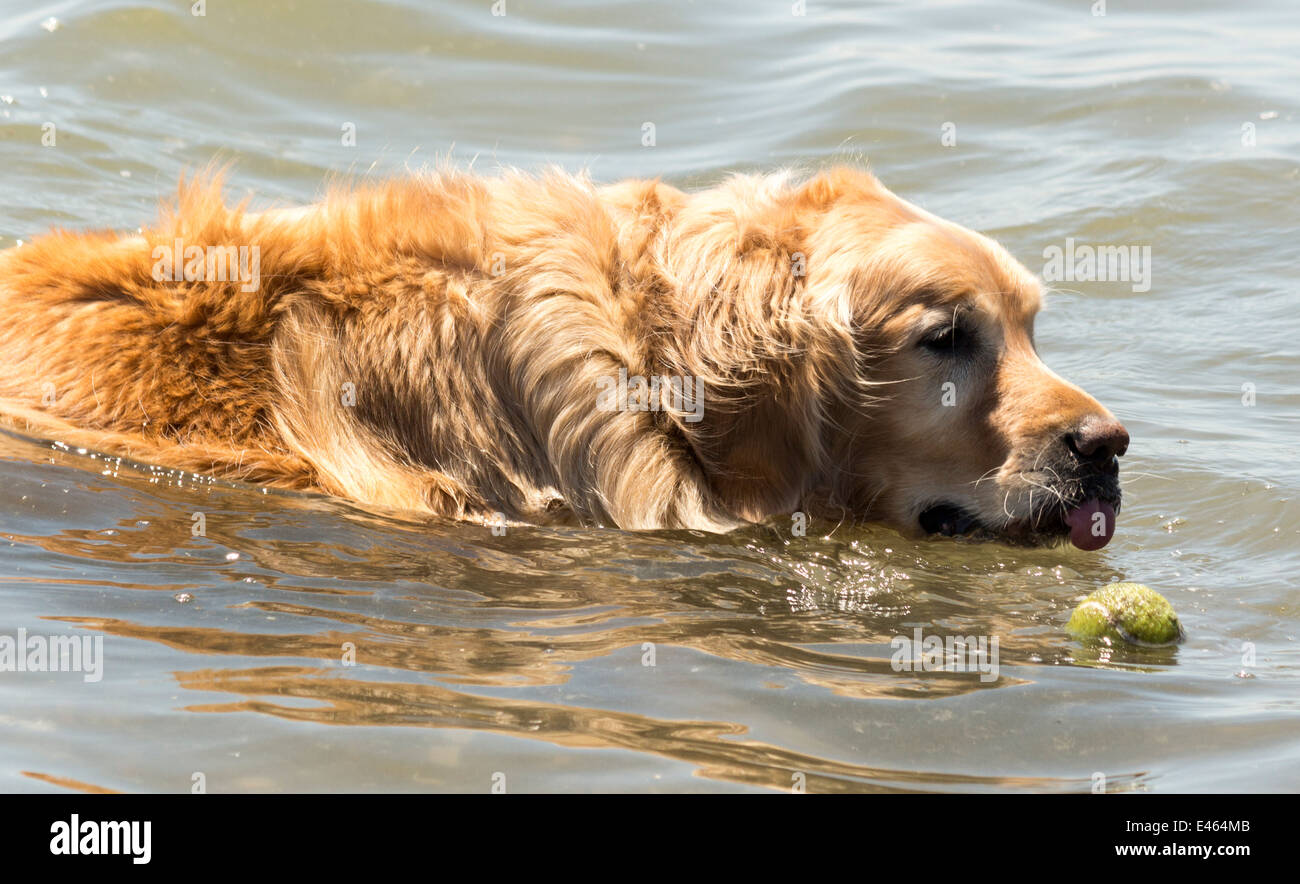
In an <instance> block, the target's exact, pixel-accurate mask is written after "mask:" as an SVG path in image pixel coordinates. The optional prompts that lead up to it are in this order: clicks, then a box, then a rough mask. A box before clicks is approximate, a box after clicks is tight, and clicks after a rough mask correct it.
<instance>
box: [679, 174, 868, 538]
mask: <svg viewBox="0 0 1300 884" xmlns="http://www.w3.org/2000/svg"><path fill="white" fill-rule="evenodd" d="M851 171H852V170H849V172H851ZM844 174H845V173H844V172H843V171H842V170H833V171H831V172H826V173H822V174H821V175H818V176H816V177H815V178H813V179H811V180H810V181H808V182H806V183H804V184H800V185H790V184H789V183H788V182H787V181H786V180H784V179H783V178H781V177H780V176H768V177H740V178H736V179H733V180H732V181H730V182H728V183H727V184H725V185H723V186H722V187H719V188H716V189H714V190H711V191H706V192H704V193H700V194H696V195H694V196H692V197H691V198H690V202H689V203H688V204H687V205H685V206H684V207H682V208H681V209H680V210H679V211H678V212H677V214H676V216H675V218H674V219H673V223H672V224H671V226H670V227H669V229H668V230H667V231H666V236H665V238H664V240H663V242H662V247H661V252H660V259H661V261H660V266H661V268H662V270H663V283H664V285H665V287H666V288H667V292H666V293H665V294H666V295H667V297H668V299H669V300H670V303H671V304H672V309H671V310H670V311H669V314H670V315H669V316H667V317H665V318H664V320H665V324H666V325H667V326H668V329H667V330H668V334H666V335H665V336H664V337H665V340H664V346H663V349H662V351H661V353H660V358H661V360H662V362H661V364H662V365H663V366H664V368H665V370H666V372H667V373H669V374H676V375H680V376H684V377H685V378H689V379H691V381H692V382H693V384H694V387H695V389H696V390H697V393H698V398H699V400H700V401H698V402H697V403H696V405H697V412H698V413H697V414H695V415H689V414H688V415H686V416H684V417H683V416H682V415H676V421H677V425H678V427H679V428H680V429H681V431H682V433H683V434H684V435H685V436H686V438H687V440H688V442H689V443H690V445H691V447H692V449H693V450H694V452H695V454H696V456H697V457H698V459H699V460H700V462H701V463H702V464H703V466H704V469H705V471H706V473H707V474H708V476H709V479H710V482H711V484H712V485H713V487H714V489H715V490H716V492H717V493H718V494H719V496H720V497H721V498H722V499H723V500H724V501H725V502H726V505H727V506H728V507H729V508H730V509H731V510H732V511H733V512H734V513H735V514H736V515H738V516H740V517H742V518H745V519H749V520H751V521H759V520H762V519H764V518H767V517H768V516H772V515H776V514H780V513H790V512H792V511H794V510H796V509H797V508H798V507H799V504H800V500H801V499H802V497H803V495H804V493H805V492H806V491H808V490H809V489H808V485H809V481H810V480H811V479H813V478H814V477H816V476H817V475H818V474H819V473H820V472H821V471H822V470H823V468H824V467H825V459H826V451H825V447H824V438H823V435H824V434H823V424H824V422H825V414H824V411H825V408H826V406H827V401H828V389H827V388H828V387H829V386H832V385H834V384H835V383H836V382H837V381H838V380H839V378H840V376H841V375H843V374H844V373H845V372H846V371H850V370H851V365H852V354H851V349H852V348H851V345H850V344H847V343H846V341H845V340H844V337H843V335H842V334H839V333H837V328H838V326H837V323H836V322H834V321H833V318H832V317H829V316H827V315H826V313H827V310H826V308H825V305H824V304H823V303H822V301H823V300H824V297H823V296H822V295H821V294H819V293H818V292H816V291H811V290H810V287H809V278H810V276H809V274H810V265H809V261H810V255H809V252H808V241H809V237H810V234H811V233H813V232H814V231H815V228H816V225H817V224H818V223H819V219H820V218H821V216H822V215H823V214H824V212H825V211H826V209H827V208H828V207H829V206H830V205H831V204H833V203H834V201H835V200H836V199H837V197H838V195H839V194H840V192H841V191H842V189H843V188H844V187H845V186H846V181H845V179H844ZM857 174H865V173H857ZM846 360H847V365H846V362H845V361H846ZM692 417H695V421H694V422H692V420H691V418H692Z"/></svg>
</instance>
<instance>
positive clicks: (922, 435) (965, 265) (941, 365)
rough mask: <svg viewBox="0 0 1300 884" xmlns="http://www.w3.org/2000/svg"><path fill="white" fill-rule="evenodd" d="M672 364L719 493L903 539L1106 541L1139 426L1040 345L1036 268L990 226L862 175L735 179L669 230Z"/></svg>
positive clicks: (693, 201)
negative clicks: (950, 215)
mask: <svg viewBox="0 0 1300 884" xmlns="http://www.w3.org/2000/svg"><path fill="white" fill-rule="evenodd" d="M656 263H657V264H658V265H659V267H661V268H662V269H663V271H662V279H661V280H660V284H661V285H662V286H663V287H664V290H665V291H666V292H667V297H668V300H669V301H670V302H671V305H672V306H671V310H670V311H669V312H670V313H671V318H668V319H665V320H664V323H665V324H667V325H668V326H669V327H670V332H669V333H668V334H667V335H665V336H664V337H665V339H666V340H667V341H668V343H667V345H666V347H665V353H664V356H663V357H662V362H661V363H660V364H661V365H664V366H666V367H668V368H669V369H670V370H673V371H676V372H679V373H682V374H685V375H690V376H692V377H694V378H695V379H697V381H698V382H699V383H700V384H701V385H702V388H703V390H704V391H705V397H706V398H705V403H704V419H703V420H701V421H699V422H698V423H694V424H692V423H689V422H679V427H680V428H681V431H682V432H683V434H685V436H686V437H687V439H688V441H689V443H690V444H691V446H692V448H693V449H694V451H695V453H696V455H697V457H698V458H699V460H700V461H701V463H702V464H703V465H704V469H705V472H706V473H707V474H708V476H709V480H710V483H711V484H712V485H713V487H714V488H715V490H716V491H717V493H718V494H719V496H720V497H721V498H722V500H723V501H724V503H725V504H726V505H727V506H728V507H729V508H731V509H732V510H733V512H735V513H736V514H737V515H739V516H741V517H744V518H747V519H753V520H758V519H763V518H767V517H770V516H774V515H777V514H783V513H784V514H788V513H791V512H793V511H797V510H804V511H809V512H810V513H811V514H813V515H821V516H826V517H830V518H842V517H844V516H845V515H848V516H849V517H851V518H857V519H865V520H881V521H885V522H888V523H891V524H893V525H895V526H896V527H898V528H901V529H903V530H906V531H910V532H914V533H915V532H924V533H930V534H933V533H940V534H950V535H955V534H984V535H989V536H995V537H999V538H1002V539H1014V540H1020V541H1026V542H1041V541H1051V540H1055V539H1061V538H1065V537H1068V538H1069V539H1070V540H1071V541H1072V542H1073V543H1074V544H1075V545H1076V546H1078V547H1080V548H1083V549H1098V548H1100V547H1101V546H1104V545H1105V544H1106V542H1107V541H1108V540H1109V539H1110V537H1111V535H1112V533H1113V531H1114V526H1115V515H1116V513H1117V512H1118V511H1119V506H1120V488H1119V467H1118V461H1117V458H1118V457H1120V456H1122V455H1123V454H1124V451H1125V449H1126V448H1127V446H1128V433H1127V432H1126V431H1125V429H1124V427H1123V426H1122V425H1121V424H1120V423H1119V422H1118V421H1117V420H1116V419H1115V417H1114V416H1113V415H1112V414H1111V413H1110V412H1109V411H1107V410H1106V409H1105V408H1104V407H1103V406H1102V405H1101V404H1100V403H1098V402H1097V401H1096V400H1095V399H1093V398H1092V397H1091V396H1089V395H1088V394H1087V393H1085V392H1084V391H1083V390H1081V389H1080V388H1078V387H1077V386H1075V385H1073V384H1071V383H1069V382H1068V381H1065V380H1063V379H1062V378H1060V377H1058V376H1057V375H1056V374H1054V373H1053V372H1052V371H1051V370H1050V369H1049V368H1048V367H1047V366H1046V365H1044V364H1043V362H1042V361H1041V360H1040V359H1039V357H1038V354H1037V352H1036V350H1035V347H1034V337H1033V323H1034V316H1035V314H1036V313H1037V311H1038V309H1039V307H1040V303H1041V297H1042V296H1041V286H1040V284H1039V282H1038V280H1037V279H1036V278H1035V277H1034V276H1033V275H1032V274H1031V273H1029V272H1028V271H1027V270H1026V269H1025V268H1024V267H1023V266H1021V265H1020V264H1019V263H1018V262H1017V261H1016V260H1015V259H1014V258H1012V257H1011V256H1010V255H1009V254H1008V253H1007V252H1006V251H1005V250H1004V249H1002V248H1001V247H1000V246H999V245H997V244H996V243H995V242H993V241H992V240H990V239H988V238H987V237H984V236H981V235H980V234H977V233H974V232H972V231H970V230H967V229H965V228H963V227H961V226H959V225H956V224H953V223H950V222H947V221H944V220H942V219H940V218H937V217H935V216H933V215H931V214H929V213H927V212H925V211H923V210H921V209H919V208H917V207H915V206H913V205H911V204H909V203H907V202H905V201H903V200H901V199H899V198H898V197H896V196H894V195H893V194H892V193H890V192H889V191H887V190H886V189H885V188H884V187H882V186H881V185H880V184H879V183H878V182H877V181H876V180H875V178H874V177H872V176H871V175H869V174H868V173H866V172H863V171H860V170H855V169H843V168H842V169H836V170H833V171H830V172H826V173H823V174H821V175H818V176H817V177H815V178H813V179H812V180H811V181H808V182H806V183H804V184H790V183H789V182H788V181H787V180H786V179H783V178H781V177H780V176H777V177H766V178H764V177H745V176H742V177H739V178H736V179H733V180H732V181H731V182H729V183H728V184H727V185H724V186H723V187H720V188H715V189H714V190H711V191H706V192H705V193H702V194H698V195H695V196H692V197H689V198H686V199H684V200H682V201H681V202H680V203H679V204H678V205H677V207H676V208H675V210H674V211H673V217H672V219H671V221H670V222H669V223H668V224H666V225H665V226H664V227H663V233H662V234H661V236H660V238H659V241H658V260H657V262H656Z"/></svg>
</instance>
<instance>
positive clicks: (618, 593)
mask: <svg viewBox="0 0 1300 884" xmlns="http://www.w3.org/2000/svg"><path fill="white" fill-rule="evenodd" d="M791 7H792V4H791V3H789V2H774V3H749V4H740V3H737V4H725V3H704V2H695V3H658V4H652V3H594V2H592V3H540V2H539V3H534V2H525V0H507V3H506V12H507V14H506V15H505V16H494V15H493V14H492V11H491V4H490V3H489V2H487V0H481V2H469V3H461V2H457V3H446V2H440V3H430V4H424V3H417V2H414V0H409V2H386V3H379V2H365V3H362V2H357V3H341V2H334V3H308V2H298V3H293V2H272V3H263V2H254V0H231V2H222V3H212V2H209V3H208V4H207V9H206V12H207V14H206V15H205V16H202V17H197V16H194V15H192V14H191V12H190V6H189V4H187V3H184V2H162V0H157V2H132V0H120V2H98V3H36V4H31V3H18V2H12V0H9V2H4V3H2V4H0V170H2V171H0V247H9V246H12V245H14V244H15V241H17V240H22V239H30V238H31V237H32V236H33V235H35V234H37V233H39V232H41V231H42V230H44V229H47V228H48V227H50V226H52V225H57V226H68V227H73V228H83V227H116V228H122V229H134V228H135V227H136V226H138V225H140V224H142V223H145V222H147V221H148V220H149V219H150V218H151V217H152V215H153V213H154V210H155V207H156V205H157V202H158V201H159V199H161V198H165V197H166V196H167V195H168V194H169V193H170V192H171V191H172V190H173V188H174V184H175V180H176V178H177V177H178V175H179V174H180V173H181V172H182V171H183V170H186V169H194V168H197V167H201V166H203V165H205V164H206V163H208V162H209V161H210V160H211V159H212V158H213V157H214V156H215V157H218V158H219V159H222V160H227V161H231V162H233V164H234V166H233V171H232V173H231V177H230V180H231V183H232V190H233V193H232V196H236V197H237V196H244V195H251V196H252V197H253V200H254V203H255V204H256V205H290V204H295V203H301V202H305V201H309V200H311V199H313V198H314V197H315V196H316V195H317V194H318V193H319V192H320V189H321V186H322V182H323V181H324V180H325V179H326V178H327V177H329V176H331V175H340V174H344V175H346V174H349V173H350V174H355V175H360V174H386V173H393V172H400V171H401V170H403V169H404V168H408V167H409V168H416V167H418V166H420V165H421V164H423V163H425V162H431V161H434V160H436V159H437V158H438V157H439V156H443V155H446V154H447V153H448V152H450V153H451V154H452V156H453V157H454V158H456V159H458V160H459V161H461V162H463V163H469V162H471V161H473V162H474V164H475V167H476V168H479V169H481V170H484V171H488V172H490V171H491V170H493V169H494V168H496V167H498V166H500V165H506V164H509V165H519V166H524V167H529V168H535V167H538V166H540V165H542V164H544V163H557V164H560V165H562V166H564V167H566V168H569V169H579V168H582V167H586V168H589V169H590V170H591V171H592V174H593V175H594V176H596V177H597V178H599V179H602V180H612V179H616V178H621V177H626V176H634V175H662V176H664V178H665V179H666V180H668V181H670V182H672V183H674V184H678V185H681V186H684V187H696V186H706V185H708V184H710V183H713V182H715V181H717V180H718V179H719V178H720V177H721V176H722V175H723V174H724V173H725V172H727V171H731V170H737V169H739V170H751V169H772V168H775V167H778V166H782V165H789V164H797V165H800V166H803V167H808V168H816V167H819V166H822V165H824V164H827V163H829V162H832V161H835V160H836V159H843V160H849V161H854V162H863V161H866V162H869V163H870V165H871V167H872V168H873V169H874V170H875V171H876V172H877V173H878V174H879V175H880V176H881V177H882V178H883V180H884V181H885V182H886V184H888V185H889V186H890V187H891V188H892V189H894V190H896V191H897V192H899V193H900V194H902V195H903V196H905V197H907V198H910V199H912V200H914V201H916V202H919V203H920V204H921V205H923V206H925V207H926V208H928V209H930V210H931V211H934V212H936V213H938V214H941V215H944V216H946V217H949V218H951V219H953V220H955V221H959V222H961V223H964V224H966V225H968V226H972V227H976V228H978V229H981V230H983V231H985V232H987V233H989V234H991V235H993V236H995V237H996V238H998V239H999V240H1000V241H1002V242H1003V243H1004V244H1005V245H1006V246H1007V247H1008V248H1009V249H1010V250H1011V251H1012V252H1013V253H1014V254H1016V255H1017V257H1019V258H1020V259H1021V260H1023V261H1024V262H1025V263H1026V264H1027V265H1028V266H1029V267H1030V268H1031V269H1033V270H1035V271H1036V272H1041V271H1042V270H1043V265H1044V260H1043V253H1044V249H1046V248H1047V247H1049V246H1051V245H1064V243H1065V240H1066V238H1067V237H1073V238H1074V239H1075V240H1077V241H1078V242H1084V243H1099V244H1101V243H1107V244H1134V245H1149V246H1150V247H1151V254H1152V261H1153V265H1152V266H1153V274H1152V280H1151V286H1150V290H1149V291H1134V288H1135V286H1133V285H1131V284H1129V283H1114V282H1111V283H1100V282H1070V283H1067V282H1061V283H1058V284H1057V285H1056V288H1057V289H1058V290H1057V291H1056V293H1055V294H1054V295H1053V296H1052V298H1051V300H1050V307H1049V309H1048V311H1047V312H1046V313H1045V314H1044V315H1043V316H1042V317H1041V319H1040V320H1039V323H1038V327H1037V338H1038V345H1039V349H1040V351H1041V352H1042V354H1043V355H1044V357H1045V359H1046V360H1047V361H1048V363H1049V364H1050V365H1052V367H1053V368H1055V369H1056V370H1057V371H1058V372H1060V373H1062V374H1064V375H1066V376H1067V377H1070V378H1071V379H1073V380H1075V381H1077V382H1079V383H1081V384H1082V385H1083V386H1085V387H1086V388H1087V389H1089V391H1090V392H1092V393H1093V394H1095V395H1096V396H1097V397H1098V398H1100V399H1101V400H1102V401H1103V402H1105V403H1106V404H1107V405H1108V406H1110V408H1111V409H1112V410H1113V411H1114V412H1115V413H1116V414H1117V415H1118V416H1119V417H1121V418H1122V419H1123V420H1124V422H1125V423H1126V424H1127V426H1128V428H1129V430H1130V431H1131V433H1132V435H1133V440H1134V441H1133V445H1132V447H1131V449H1130V451H1129V454H1128V456H1127V457H1126V458H1125V480H1124V490H1125V495H1126V498H1125V506H1124V512H1123V515H1122V517H1121V520H1120V527H1119V531H1118V533H1117V535H1116V537H1115V540H1114V541H1113V542H1112V543H1111V544H1110V545H1109V546H1108V547H1107V548H1106V549H1105V550H1103V551H1102V552H1100V553H1096V554H1087V553H1081V552H1078V551H1075V550H1072V549H1068V548H1067V549H1054V550H1025V549H1013V548H1007V547H1002V546H997V545H988V544H985V545H979V544H973V543H964V542H955V541H948V542H930V543H925V542H917V541H913V540H908V539H904V538H902V537H900V536H899V535H897V534H894V533H892V532H891V531H888V530H885V529H881V528H861V527H859V528H850V527H848V526H838V527H837V526H835V525H814V526H812V529H811V530H810V531H809V533H808V536H807V537H795V536H791V533H790V531H789V530H788V526H773V527H767V528H756V529H753V530H749V531H743V532H739V533H736V534H733V535H729V536H708V535H703V534H696V533H691V532H669V533H650V534H629V533H623V532H617V531H612V530H594V529H593V530H576V529H574V530H540V529H539V530H526V529H511V530H510V532H509V533H508V535H506V536H502V537H496V536H493V535H492V534H491V533H490V532H489V531H488V530H487V529H484V528H480V527H474V526H464V525H457V524H452V523H445V522H433V523H426V522H418V521H402V520H400V519H395V518H391V517H382V516H376V515H373V514H368V513H365V512H362V511H360V510H357V509H355V508H352V507H350V506H348V505H346V504H344V503H340V502H337V501H332V500H326V499H321V498H317V497H310V496H293V495H287V494H277V493H264V492H263V491H262V490H260V489H257V488H249V487H240V486H235V485H230V484H227V483H221V482H212V481H209V480H207V479H204V478H202V477H196V476H191V475H177V474H173V473H170V472H164V471H159V470H151V469H149V468H148V467H147V466H146V465H133V464H129V463H120V462H118V461H116V460H107V461H106V460H104V459H102V458H99V457H95V456H93V453H86V454H83V453H79V452H77V451H68V450H63V449H60V448H58V447H56V446H51V445H50V444H49V443H48V442H47V441H43V440H31V439H24V438H19V437H13V436H9V435H6V436H2V437H0V635H6V634H7V635H15V634H16V632H17V630H18V629H20V628H23V629H26V630H28V632H31V633H42V634H78V635H82V634H85V635H101V636H103V637H104V639H103V641H104V645H103V646H104V657H105V664H104V672H103V678H102V680H101V681H99V682H86V681H85V680H84V679H83V677H82V676H80V675H78V674H70V673H10V672H0V789H5V790H10V791H13V790H62V789H67V788H82V789H111V790H125V791H136V790H156V791H186V790H189V789H190V788H191V784H192V782H193V780H194V775H195V773H196V772H201V773H202V774H203V775H204V777H205V778H206V785H207V788H208V790H209V791H213V792H217V791H240V790H269V791H280V790H372V789H375V790H452V789H455V790H469V791H486V790H488V789H490V788H491V787H492V785H493V784H494V782H495V783H498V784H499V783H501V782H504V783H505V785H506V788H507V789H508V790H509V791H534V790H575V791H603V790H635V791H653V790H665V791H669V790H673V791H676V790H702V791H703V790H709V791H712V790H772V789H780V790H788V789H790V788H791V787H792V786H793V785H797V784H799V783H801V782H802V783H805V784H806V788H807V789H808V790H809V791H864V790H865V791H870V790H958V791H973V790H987V789H1005V790H1053V791H1067V790H1079V791H1086V790H1088V789H1090V788H1091V787H1092V783H1093V777H1094V773H1095V772H1101V773H1103V774H1104V775H1105V777H1106V784H1107V787H1108V788H1111V789H1121V790H1123V789H1143V790H1277V789H1286V790H1294V789H1296V788H1300V645H1298V644H1297V635H1298V634H1300V623H1297V615H1298V613H1300V612H1298V607H1300V579H1298V578H1297V573H1300V542H1298V541H1300V503H1297V494H1298V493H1300V457H1297V453H1298V452H1297V449H1298V443H1297V433H1298V432H1300V419H1298V416H1300V388H1298V387H1297V378H1298V377H1300V372H1298V371H1297V368H1298V367H1300V366H1298V363H1300V359H1298V357H1297V339H1298V338H1300V322H1298V321H1297V318H1296V317H1297V310H1298V308H1300V297H1298V296H1297V291H1296V270H1297V267H1298V266H1300V245H1297V235H1296V230H1297V226H1298V224H1297V222H1298V221H1300V209H1298V208H1297V206H1298V205H1300V200H1298V199H1297V197H1298V196H1300V129H1298V128H1297V123H1296V97H1297V86H1298V85H1300V10H1298V9H1297V8H1296V7H1295V5H1294V3H1293V2H1291V0H1273V2H1246V3H1236V4H1230V5H1224V4H1208V3H1206V4H1198V3H1186V2H1177V3H1175V2H1172V0H1171V2H1132V3H1118V2H1111V3H1109V8H1108V9H1107V11H1106V15H1104V16H1095V15H1093V12H1092V8H1091V4H1089V3H1087V2H1084V0H1069V2H1066V0H1056V2H1032V3H1031V2H1007V0H1001V2H995V3H989V4H981V5H976V4H968V3H962V2H953V3H850V2H829V0H825V2H822V0H809V2H808V3H807V14H806V15H802V16H799V15H793V14H792V8H791ZM647 122H650V123H653V124H654V127H655V129H654V131H655V144H654V146H653V147H647V146H644V145H643V144H642V139H643V131H644V129H643V124H645V123H647ZM51 123H52V124H54V127H55V131H56V132H57V141H56V144H55V146H52V147H44V146H42V135H43V133H44V132H45V131H46V129H47V124H51ZM348 123H351V124H354V125H355V127H356V133H357V137H356V145H355V146H353V147H348V146H344V145H343V144H342V143H341V141H342V139H341V137H340V133H341V132H342V131H343V127H344V126H345V124H348ZM946 124H951V125H948V126H947V127H945V126H946ZM945 132H948V133H950V134H952V135H955V144H952V143H951V141H952V139H951V138H949V139H948V141H949V144H945V143H944V140H943V137H942V136H943V134H944V133H945ZM1246 385H1249V386H1246ZM1252 392H1253V397H1254V399H1253V401H1254V404H1253V405H1248V404H1244V402H1248V401H1250V395H1251V393H1252ZM196 512H202V513H203V514H204V515H205V521H206V536H195V535H194V534H193V532H192V527H193V524H194V522H193V514H194V513H196ZM1113 579H1124V580H1136V581H1140V582H1144V583H1147V584H1149V585H1151V586H1153V587H1154V588H1156V589H1157V590H1159V591H1160V592H1162V593H1163V594H1164V595H1166V596H1167V597H1168V598H1169V600H1170V601H1171V602H1172V603H1173V605H1174V607H1175V608H1176V609H1177V610H1178V612H1179V613H1180V615H1181V617H1182V621H1183V624H1184V626H1185V628H1186V630H1187V640H1186V642H1185V643H1184V644H1183V645H1181V646H1179V647H1178V648H1176V649H1173V650H1144V651H1138V650H1119V649H1115V650H1112V651H1106V650H1105V649H1104V648H1097V647H1084V646H1082V645H1080V644H1078V643H1077V642H1074V641H1072V640H1071V639H1070V638H1069V637H1067V636H1066V635H1065V634H1064V632H1063V629H1062V627H1063V625H1064V623H1065V620H1066V619H1067V618H1068V616H1069V612H1070V610H1071V609H1072V607H1073V606H1074V604H1075V603H1077V601H1078V600H1079V599H1080V598H1082V596H1083V595H1084V594H1086V593H1088V592H1090V591H1091V590H1092V589H1094V588H1095V587H1096V586H1097V585H1099V584H1101V583H1105V582H1107V581H1110V580H1113ZM916 628H921V629H922V630H923V631H924V632H925V633H926V634H935V635H941V636H943V635H985V636H996V637H997V638H998V639H999V643H1000V673H999V676H1000V677H999V678H998V679H997V680H996V681H993V682H988V683H984V682H981V681H980V680H979V678H978V676H977V675H975V674H972V673H957V672H920V673H917V672H896V671H894V669H893V668H892V667H891V665H890V657H891V654H892V649H891V645H890V642H891V639H893V638H894V637H895V636H898V635H911V634H912V633H913V630H914V629H916ZM1247 643H1249V645H1250V646H1251V647H1253V650H1254V659H1253V661H1252V660H1250V659H1248V658H1247V659H1243V645H1245V644H1247ZM347 646H355V658H356V665H354V666H346V665H344V663H343V661H342V659H341V658H342V656H343V654H344V649H345V647H347ZM648 663H653V665H646V664H648Z"/></svg>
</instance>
